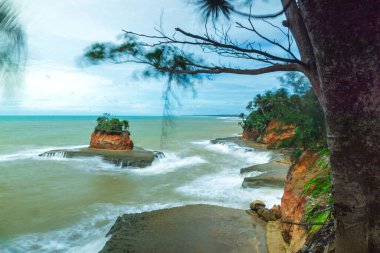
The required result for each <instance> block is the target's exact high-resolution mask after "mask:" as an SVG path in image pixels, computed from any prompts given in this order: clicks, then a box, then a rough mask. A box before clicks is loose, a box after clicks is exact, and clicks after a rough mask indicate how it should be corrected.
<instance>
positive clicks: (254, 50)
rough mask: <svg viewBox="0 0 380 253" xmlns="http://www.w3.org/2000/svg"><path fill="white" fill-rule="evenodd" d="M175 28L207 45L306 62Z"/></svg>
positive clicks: (276, 59) (299, 62)
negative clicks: (221, 41)
mask: <svg viewBox="0 0 380 253" xmlns="http://www.w3.org/2000/svg"><path fill="white" fill-rule="evenodd" d="M175 30H176V31H177V32H179V33H182V34H183V35H185V36H187V37H190V38H193V39H196V40H201V41H204V42H206V45H209V46H214V47H218V48H227V49H232V50H235V51H238V52H244V53H255V54H258V55H262V56H264V57H267V58H269V59H271V60H274V61H281V62H285V63H297V64H301V65H304V63H303V62H301V61H300V60H298V59H289V58H283V57H279V56H275V55H272V54H270V53H267V52H264V51H262V50H257V49H254V48H251V49H247V48H242V47H239V46H236V45H232V44H223V43H220V42H218V41H215V40H213V39H211V38H209V37H203V36H200V35H196V34H192V33H189V32H185V31H184V30H182V29H180V28H175ZM193 43H199V42H193Z"/></svg>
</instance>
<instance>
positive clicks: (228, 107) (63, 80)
mask: <svg viewBox="0 0 380 253" xmlns="http://www.w3.org/2000/svg"><path fill="white" fill-rule="evenodd" d="M12 2H13V3H14V4H15V5H16V6H17V8H18V10H19V13H20V17H19V18H20V21H21V23H22V24H23V25H24V28H25V31H26V35H27V45H28V46H27V51H28V58H27V64H26V67H25V72H24V81H23V82H22V83H20V84H19V85H18V86H17V87H13V89H12V90H11V91H9V90H4V88H3V87H2V90H1V97H0V114H1V115H101V114H103V113H105V112H108V113H111V114H113V115H161V114H162V111H163V102H162V94H163V88H164V86H165V80H155V79H141V78H136V73H138V71H139V70H141V69H142V67H141V66H136V65H128V64H127V65H114V64H103V65H98V66H81V65H80V64H78V63H79V62H80V59H81V55H83V52H84V49H85V48H86V47H88V46H89V45H90V44H92V43H94V42H97V41H114V40H115V38H116V36H117V35H120V34H122V29H125V30H130V31H136V32H139V33H147V34H154V32H155V31H154V28H157V27H162V29H163V30H164V31H165V32H166V33H167V34H171V33H172V32H173V31H174V28H175V27H180V28H182V29H184V30H187V31H190V32H193V33H200V34H202V33H203V32H204V30H203V29H204V27H203V25H202V23H201V19H200V17H199V15H198V14H197V13H196V11H195V8H194V5H192V4H191V3H189V0H161V1H158V0H154V1H153V0H107V1H104V0H54V1H53V0H12ZM278 2H279V1H277V0H272V1H256V2H255V3H254V5H253V6H252V12H255V13H272V12H274V11H277V10H278V9H279V8H280V6H279V5H278ZM237 21H241V22H246V21H245V20H238V18H237ZM222 24H223V22H222ZM257 27H258V28H259V29H261V31H262V32H263V33H265V34H267V35H269V36H272V37H276V40H277V41H281V37H280V35H278V31H276V30H275V29H274V28H272V27H270V26H268V25H264V24H262V22H260V23H257ZM231 34H232V35H233V36H234V37H235V38H236V39H237V40H239V41H244V40H246V39H252V40H255V38H254V37H253V36H252V34H247V32H246V31H242V30H241V29H235V27H234V26H233V27H232V29H231ZM282 39H283V38H282ZM261 45H262V47H263V48H265V50H268V51H269V50H272V51H273V50H276V49H274V48H272V47H270V45H268V44H266V43H265V42H263V41H261ZM189 50H191V49H189ZM195 52H198V51H195ZM275 52H276V51H275ZM205 59H207V60H209V61H210V62H216V63H218V62H219V61H222V60H223V61H224V60H228V59H222V60H221V59H220V58H219V57H217V56H215V55H211V54H206V55H205ZM231 64H234V65H239V66H242V67H255V66H257V65H255V63H252V62H247V61H245V60H231ZM281 74H283V73H274V74H266V75H261V76H241V75H239V76H238V75H227V74H223V75H219V76H215V77H213V78H212V79H210V80H208V79H205V80H203V81H202V82H201V83H199V84H197V85H196V86H195V87H194V88H195V89H194V90H195V92H193V91H192V90H191V89H189V90H183V89H181V88H176V89H175V92H176V94H177V97H178V98H179V99H180V103H181V105H177V106H175V107H174V108H173V114H175V115H216V114H218V115H221V114H238V113H240V112H244V111H245V109H244V108H245V106H246V104H247V103H248V102H249V101H250V100H251V99H252V98H253V97H254V96H255V95H256V94H258V93H262V92H264V91H266V90H272V89H275V88H278V87H279V86H280V84H279V82H278V80H277V78H278V77H279V76H280V75H281Z"/></svg>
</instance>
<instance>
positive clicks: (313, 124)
mask: <svg viewBox="0 0 380 253" xmlns="http://www.w3.org/2000/svg"><path fill="white" fill-rule="evenodd" d="M279 80H280V82H281V83H282V86H283V87H282V88H280V89H278V90H276V91H267V92H265V93H264V94H258V95H257V96H256V97H255V98H254V99H253V100H252V101H250V102H249V103H248V105H247V107H246V109H248V110H250V111H251V113H250V114H249V115H248V116H247V118H246V119H245V120H243V122H242V123H241V126H242V127H243V128H244V129H246V130H248V131H252V130H253V129H256V130H259V131H260V132H261V133H263V132H264V131H265V129H266V127H267V126H268V124H269V122H270V121H271V120H273V119H276V120H280V121H281V122H283V123H284V124H287V125H294V126H296V130H295V135H294V137H293V138H291V139H289V140H285V141H283V143H282V144H281V146H282V147H293V148H295V147H299V148H302V149H320V148H323V147H326V145H327V144H326V137H325V136H326V128H325V121H324V116H323V111H322V108H321V106H320V104H319V102H318V99H317V97H316V96H315V94H314V92H313V91H312V89H311V86H310V83H309V82H308V80H307V79H306V78H305V77H304V76H303V75H301V74H298V73H295V72H289V73H287V74H285V75H284V76H282V77H280V78H279Z"/></svg>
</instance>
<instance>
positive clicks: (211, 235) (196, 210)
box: [100, 205, 267, 253]
mask: <svg viewBox="0 0 380 253" xmlns="http://www.w3.org/2000/svg"><path fill="white" fill-rule="evenodd" d="M265 227H266V224H265V222H264V221H262V220H261V219H259V218H258V217H252V216H250V215H248V214H246V213H245V212H244V211H243V210H238V209H231V208H225V207H218V206H209V205H189V206H182V207H175V208H169V209H162V210H156V211H152V212H145V213H136V214H124V215H122V216H120V217H119V218H118V219H117V220H116V222H115V224H114V225H113V226H112V228H111V230H110V231H109V233H108V236H110V239H109V240H108V242H107V243H106V245H105V246H104V248H103V249H102V250H101V251H100V252H101V253H105V252H107V253H110V252H115V253H116V252H157V253H161V252H162V253H167V252H257V253H262V252H267V249H266V246H265Z"/></svg>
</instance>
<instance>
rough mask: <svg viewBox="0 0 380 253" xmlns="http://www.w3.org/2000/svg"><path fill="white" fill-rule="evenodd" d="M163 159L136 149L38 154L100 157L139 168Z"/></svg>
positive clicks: (82, 150) (45, 155) (43, 155)
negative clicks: (157, 158)
mask: <svg viewBox="0 0 380 253" xmlns="http://www.w3.org/2000/svg"><path fill="white" fill-rule="evenodd" d="M158 155H159V156H160V157H162V156H163V157H164V156H165V155H164V154H163V153H161V152H152V151H148V150H144V149H142V148H138V147H136V148H135V149H134V150H107V149H93V148H81V149H61V150H50V151H47V152H45V153H42V154H40V156H42V157H60V158H75V157H95V156H96V157H102V158H103V159H104V160H105V161H107V162H110V163H113V164H116V165H117V166H121V167H139V168H144V167H147V166H150V165H151V164H152V162H153V160H154V159H155V158H156V157H157V156H158Z"/></svg>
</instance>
